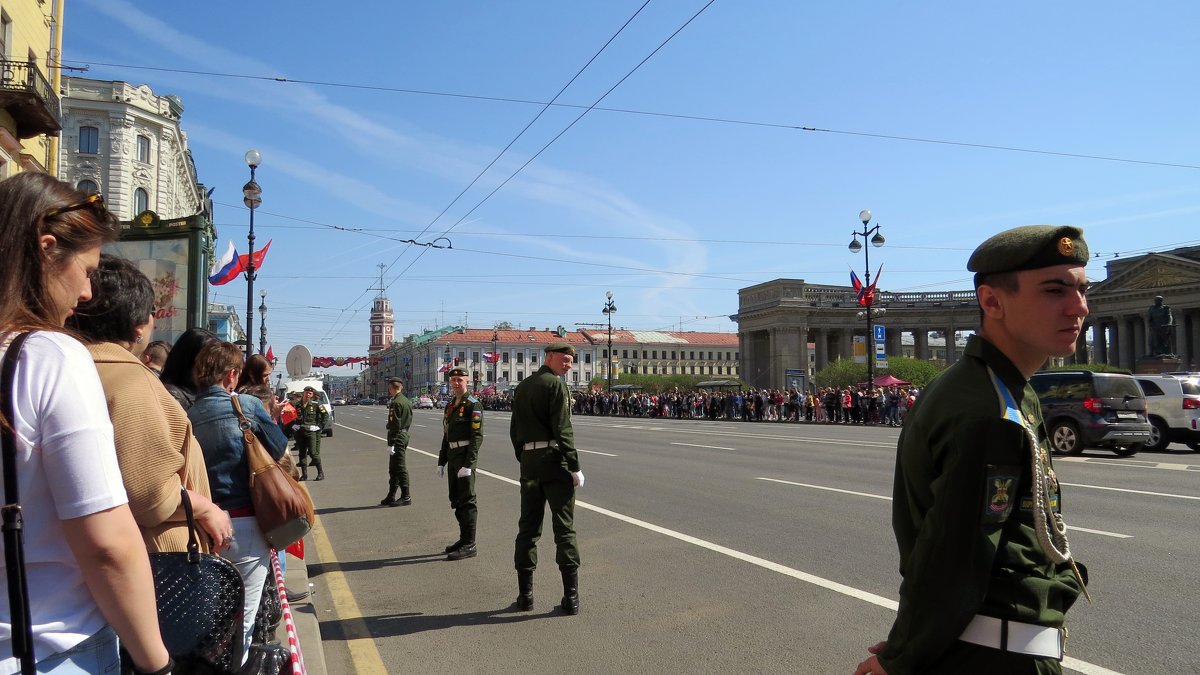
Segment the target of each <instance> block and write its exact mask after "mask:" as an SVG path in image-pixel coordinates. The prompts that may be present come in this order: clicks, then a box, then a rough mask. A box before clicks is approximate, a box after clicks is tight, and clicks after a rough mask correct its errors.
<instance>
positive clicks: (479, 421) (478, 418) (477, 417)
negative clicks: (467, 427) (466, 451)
mask: <svg viewBox="0 0 1200 675" xmlns="http://www.w3.org/2000/svg"><path fill="white" fill-rule="evenodd" d="M482 426H483V413H482V412H480V411H478V410H472V411H471V428H472V429H474V430H476V431H478V430H479V429H480V428H481V427H482Z"/></svg>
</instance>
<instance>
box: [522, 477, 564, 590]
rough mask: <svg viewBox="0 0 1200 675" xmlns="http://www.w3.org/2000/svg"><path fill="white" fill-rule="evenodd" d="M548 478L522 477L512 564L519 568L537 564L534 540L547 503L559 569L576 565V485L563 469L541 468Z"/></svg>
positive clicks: (540, 526)
mask: <svg viewBox="0 0 1200 675" xmlns="http://www.w3.org/2000/svg"><path fill="white" fill-rule="evenodd" d="M547 473H548V474H549V477H548V478H537V479H526V478H524V477H522V478H521V520H520V521H519V523H518V525H517V540H516V544H515V549H516V550H515V552H514V553H513V564H514V566H515V567H516V568H517V569H518V570H531V569H534V568H536V567H537V542H538V539H540V538H541V536H542V520H543V516H544V515H545V507H546V505H549V506H550V527H551V529H552V530H553V531H554V546H555V549H556V550H555V558H554V560H555V562H557V563H558V568H559V569H560V570H574V569H578V568H579V545H578V544H577V543H576V541H575V485H574V484H573V483H572V482H571V474H570V472H568V471H567V470H566V469H563V468H561V467H560V468H559V469H558V470H557V471H550V472H543V475H546V474H547Z"/></svg>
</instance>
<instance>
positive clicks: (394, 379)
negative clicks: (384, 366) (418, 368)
mask: <svg viewBox="0 0 1200 675" xmlns="http://www.w3.org/2000/svg"><path fill="white" fill-rule="evenodd" d="M388 384H399V385H403V384H404V380H402V379H400V378H398V377H389V378H388Z"/></svg>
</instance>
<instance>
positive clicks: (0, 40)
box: [0, 12, 13, 59]
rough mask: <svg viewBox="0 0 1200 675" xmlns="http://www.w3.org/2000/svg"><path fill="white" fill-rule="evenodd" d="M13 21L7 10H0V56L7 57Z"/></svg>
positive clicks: (10, 46)
mask: <svg viewBox="0 0 1200 675" xmlns="http://www.w3.org/2000/svg"><path fill="white" fill-rule="evenodd" d="M12 32H13V22H12V19H11V18H9V16H8V12H0V58H3V59H7V58H8V55H9V51H8V50H9V49H11V48H12V37H13V35H12Z"/></svg>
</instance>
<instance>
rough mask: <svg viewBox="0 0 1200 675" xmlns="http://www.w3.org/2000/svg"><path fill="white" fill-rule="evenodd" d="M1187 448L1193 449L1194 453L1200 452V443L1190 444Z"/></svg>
mask: <svg viewBox="0 0 1200 675" xmlns="http://www.w3.org/2000/svg"><path fill="white" fill-rule="evenodd" d="M1187 446H1188V447H1189V448H1191V449H1192V451H1193V452H1200V443H1196V442H1189V443H1188V444H1187Z"/></svg>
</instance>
